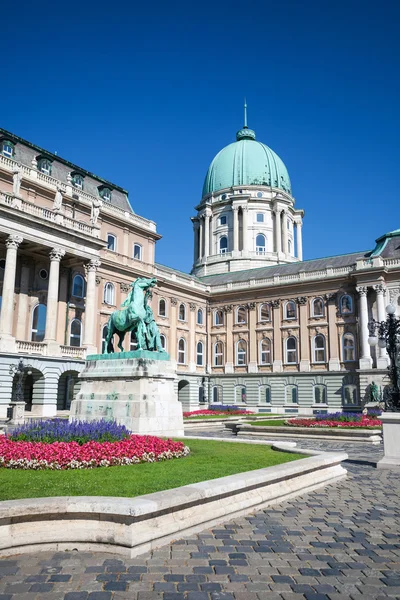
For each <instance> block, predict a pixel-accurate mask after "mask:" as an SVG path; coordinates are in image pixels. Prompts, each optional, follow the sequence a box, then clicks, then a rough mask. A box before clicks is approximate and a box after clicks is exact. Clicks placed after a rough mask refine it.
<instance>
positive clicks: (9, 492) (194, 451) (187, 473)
mask: <svg viewBox="0 0 400 600" xmlns="http://www.w3.org/2000/svg"><path fill="white" fill-rule="evenodd" d="M182 441H183V442H185V443H186V444H187V445H188V446H189V447H190V450H191V454H190V456H187V457H186V458H179V459H175V460H171V461H166V462H161V463H142V464H138V465H132V466H124V467H108V468H107V467H99V468H97V469H86V470H79V471H78V470H77V471H75V470H68V471H22V470H21V471H20V470H12V469H1V475H0V480H1V485H0V500H14V499H17V498H44V497H48V496H124V497H128V498H129V497H134V496H142V495H143V494H150V493H152V492H158V491H160V490H166V489H170V488H175V487H179V486H182V485H187V484H190V483H196V482H198V481H205V480H207V479H216V478H217V477H224V476H226V475H233V474H235V473H243V472H245V471H251V470H253V469H261V468H263V467H270V466H273V465H278V464H281V463H285V462H290V461H292V460H298V459H299V458H304V457H303V456H301V455H298V454H290V453H286V452H277V451H274V450H271V447H270V446H262V445H256V444H254V445H252V444H241V443H240V444H239V443H237V444H236V443H229V442H214V441H204V440H182Z"/></svg>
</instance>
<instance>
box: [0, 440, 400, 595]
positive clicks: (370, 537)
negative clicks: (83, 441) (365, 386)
mask: <svg viewBox="0 0 400 600" xmlns="http://www.w3.org/2000/svg"><path fill="white" fill-rule="evenodd" d="M298 445H299V446H300V447H312V448H317V447H319V448H321V449H324V450H336V449H345V450H346V451H347V452H348V453H349V454H350V459H351V460H354V461H358V460H360V461H361V460H362V461H369V462H364V463H360V464H357V463H356V462H349V463H347V465H346V468H347V469H348V472H349V474H348V477H347V478H346V479H345V480H342V481H340V482H338V483H336V484H333V485H329V486H326V487H325V488H322V489H320V490H317V491H315V492H312V493H309V494H304V495H303V496H299V497H297V498H295V499H293V500H292V501H289V502H284V503H282V504H280V505H277V506H273V507H270V508H267V509H264V510H261V511H259V512H257V513H255V514H251V515H248V516H246V517H241V518H237V519H235V520H233V521H230V522H227V523H224V524H221V525H220V526H218V527H215V528H213V529H210V530H205V531H203V532H202V533H201V534H198V535H194V536H192V537H190V538H184V539H181V540H177V541H176V542H174V543H172V544H170V545H167V546H165V547H163V548H161V549H159V550H155V551H153V552H151V553H148V554H143V555H141V556H140V557H138V558H133V559H121V558H120V557H119V556H116V555H113V554H100V553H83V552H76V551H71V552H43V553H40V552H38V553H35V554H28V555H18V556H10V557H8V558H4V559H0V577H1V580H0V600H39V599H41V600H42V599H43V600H156V599H157V600H158V599H160V600H297V599H302V598H305V599H306V600H348V599H350V600H357V599H360V600H364V599H371V600H380V599H383V598H388V597H389V598H400V522H399V516H400V509H399V491H400V473H396V472H393V471H385V470H383V471H381V470H376V469H375V468H374V467H373V466H372V465H371V464H369V463H373V462H375V461H376V460H379V458H380V456H381V454H382V449H381V448H380V447H376V446H371V445H367V444H352V445H351V446H350V445H349V446H346V447H344V444H343V443H342V444H337V443H335V442H314V441H301V442H298Z"/></svg>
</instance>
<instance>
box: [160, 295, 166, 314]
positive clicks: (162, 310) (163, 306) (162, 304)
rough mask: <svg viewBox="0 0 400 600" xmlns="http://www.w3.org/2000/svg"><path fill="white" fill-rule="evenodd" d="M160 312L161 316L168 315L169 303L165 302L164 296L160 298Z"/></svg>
mask: <svg viewBox="0 0 400 600" xmlns="http://www.w3.org/2000/svg"><path fill="white" fill-rule="evenodd" d="M158 314H159V315H160V317H166V316H167V305H166V304H165V300H164V298H160V300H159V301H158Z"/></svg>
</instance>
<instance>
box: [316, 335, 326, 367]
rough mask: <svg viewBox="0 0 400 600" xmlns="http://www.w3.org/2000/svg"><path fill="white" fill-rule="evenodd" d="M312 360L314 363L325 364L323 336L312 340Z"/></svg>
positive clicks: (317, 336)
mask: <svg viewBox="0 0 400 600" xmlns="http://www.w3.org/2000/svg"><path fill="white" fill-rule="evenodd" d="M313 358H314V360H313V362H315V363H324V362H326V352H325V336H323V335H321V334H320V333H319V334H318V335H316V336H315V337H314V339H313Z"/></svg>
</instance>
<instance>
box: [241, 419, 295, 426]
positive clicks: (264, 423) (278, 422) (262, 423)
mask: <svg viewBox="0 0 400 600" xmlns="http://www.w3.org/2000/svg"><path fill="white" fill-rule="evenodd" d="M249 425H259V426H262V427H281V426H282V425H283V426H286V421H283V420H276V421H274V420H273V419H271V420H270V421H250V423H249Z"/></svg>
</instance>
